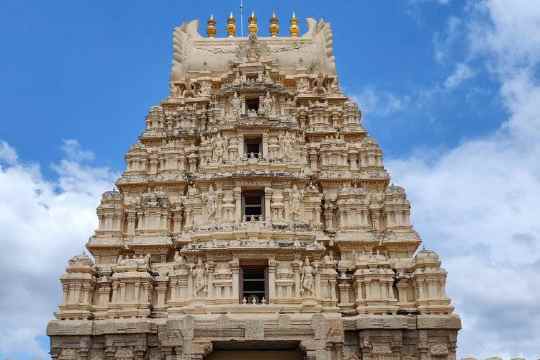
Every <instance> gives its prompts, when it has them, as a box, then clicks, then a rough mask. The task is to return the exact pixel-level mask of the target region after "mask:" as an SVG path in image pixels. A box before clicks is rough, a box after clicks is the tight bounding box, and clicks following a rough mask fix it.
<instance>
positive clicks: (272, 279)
mask: <svg viewBox="0 0 540 360" xmlns="http://www.w3.org/2000/svg"><path fill="white" fill-rule="evenodd" d="M276 267H277V262H276V260H274V259H270V260H269V261H268V299H266V301H267V303H268V304H270V303H271V302H272V301H274V299H275V297H276V295H275V292H276Z"/></svg>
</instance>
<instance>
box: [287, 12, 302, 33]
mask: <svg viewBox="0 0 540 360" xmlns="http://www.w3.org/2000/svg"><path fill="white" fill-rule="evenodd" d="M299 31H300V28H299V27H298V19H297V18H296V14H295V13H294V12H293V13H292V18H291V26H290V27H289V32H290V34H291V37H298V32H299Z"/></svg>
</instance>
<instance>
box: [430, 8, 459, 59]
mask: <svg viewBox="0 0 540 360" xmlns="http://www.w3.org/2000/svg"><path fill="white" fill-rule="evenodd" d="M463 25H464V24H463V20H461V19H460V18H458V17H456V16H450V17H449V18H448V20H447V21H446V28H445V31H444V32H442V33H440V32H437V33H435V35H434V36H433V48H434V53H435V54H434V55H435V60H436V61H437V62H438V63H444V62H445V61H446V60H447V59H448V58H449V57H450V53H451V51H452V48H453V47H454V46H456V43H458V42H459V40H461V37H462V36H463V31H464V26H463Z"/></svg>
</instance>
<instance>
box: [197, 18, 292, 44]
mask: <svg viewBox="0 0 540 360" xmlns="http://www.w3.org/2000/svg"><path fill="white" fill-rule="evenodd" d="M216 24H217V22H216V19H215V18H214V15H211V16H210V18H209V19H208V23H207V27H206V33H207V34H208V37H209V38H215V37H216V34H217V27H216ZM248 31H249V33H250V34H254V35H257V32H258V31H259V26H258V25H257V17H256V16H255V12H252V13H251V15H250V16H249V18H248ZM299 31H300V28H299V27H298V19H297V18H296V15H295V13H294V12H293V14H292V17H291V20H290V26H289V34H290V36H291V37H298V33H299ZM278 34H279V19H278V17H277V16H276V13H275V12H273V13H272V17H271V18H270V35H271V36H272V37H277V36H278ZM227 36H229V37H235V36H236V19H235V18H234V15H233V14H232V13H231V14H230V15H229V17H228V18H227Z"/></svg>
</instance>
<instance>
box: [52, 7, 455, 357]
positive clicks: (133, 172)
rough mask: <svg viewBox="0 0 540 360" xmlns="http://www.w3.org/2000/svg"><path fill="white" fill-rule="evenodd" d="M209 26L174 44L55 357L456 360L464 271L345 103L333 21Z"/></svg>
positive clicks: (66, 305)
mask: <svg viewBox="0 0 540 360" xmlns="http://www.w3.org/2000/svg"><path fill="white" fill-rule="evenodd" d="M197 26H198V23H197V22H196V21H194V22H189V23H186V24H184V25H182V26H180V27H179V28H177V29H176V30H175V31H174V59H173V66H172V70H171V79H170V94H169V96H168V97H167V98H166V99H164V100H163V101H162V102H161V103H160V104H159V105H157V106H154V107H152V109H151V110H150V112H149V114H148V116H147V118H146V127H145V130H144V132H143V134H142V135H141V136H140V138H139V139H138V141H137V142H136V143H135V144H134V145H133V146H132V147H131V149H130V150H129V151H128V152H127V154H126V156H125V159H126V164H127V167H126V170H125V172H124V173H123V174H122V176H121V177H120V179H118V181H117V186H118V190H117V191H109V192H106V193H104V194H103V196H102V199H101V203H100V205H99V206H98V208H97V215H98V218H99V226H98V229H96V231H95V234H94V235H93V236H92V237H91V238H90V240H89V242H88V244H87V248H88V250H89V251H90V252H91V254H92V255H93V258H90V257H89V256H86V255H80V256H76V257H74V258H72V259H71V260H70V261H69V264H68V267H67V269H66V273H65V274H64V275H63V276H62V277H61V279H60V281H61V283H62V286H63V292H64V299H63V302H62V304H61V305H60V306H59V309H58V312H57V313H56V314H55V315H56V320H53V321H51V322H50V323H49V326H48V329H47V332H48V334H49V336H50V337H51V356H52V358H53V359H92V360H98V359H108V360H112V359H126V360H127V359H139V360H142V359H150V360H180V359H182V360H200V359H201V360H202V359H203V358H205V357H207V356H209V354H211V353H212V352H215V354H216V355H215V356H214V357H215V358H216V359H219V358H221V357H224V356H225V357H226V354H227V351H234V353H242V351H244V352H245V351H247V350H248V349H259V350H261V349H262V350H268V351H272V352H275V351H286V352H287V354H288V355H287V356H289V357H291V358H296V357H297V356H298V353H299V352H300V353H301V354H303V356H304V357H305V358H306V359H313V360H315V359H316V360H327V359H328V360H349V359H351V360H359V359H398V358H400V359H421V360H427V359H430V358H434V359H440V360H443V359H452V360H453V359H455V349H456V337H457V331H458V330H459V328H460V326H461V323H460V319H459V317H458V316H457V315H455V314H454V313H453V306H452V305H451V303H450V299H449V298H448V297H447V296H446V293H445V287H446V271H445V270H444V269H442V268H441V261H440V259H439V257H438V255H437V254H435V253H434V252H432V251H428V250H422V251H419V252H417V249H418V246H419V245H420V238H419V236H418V234H417V233H416V232H415V231H414V229H413V228H412V226H411V224H410V219H409V218H410V204H409V201H408V200H407V198H406V195H405V191H404V189H403V188H401V187H398V186H394V185H389V183H390V179H389V176H388V173H387V172H386V170H385V169H384V167H383V162H382V151H381V149H380V147H379V145H378V144H377V143H376V141H375V140H374V139H372V138H371V137H369V136H368V134H367V132H366V130H365V129H364V128H363V126H362V124H361V114H360V111H359V109H358V106H357V105H356V104H355V103H354V101H352V100H351V99H350V98H348V97H346V96H345V95H344V94H343V93H342V91H341V89H340V86H339V82H338V77H337V73H336V70H335V61H334V58H333V49H332V32H331V30H330V25H329V24H328V23H326V22H324V21H322V20H320V21H318V22H315V21H314V20H308V30H307V33H306V34H304V35H303V36H298V34H297V31H298V27H297V20H296V18H293V19H291V29H290V32H291V34H292V36H291V37H280V36H277V31H278V30H277V29H278V28H279V22H278V21H277V18H275V17H273V18H272V34H273V36H271V37H268V38H266V37H257V35H256V33H257V31H258V30H257V29H258V26H257V24H256V17H255V16H254V15H253V16H251V17H250V20H249V31H250V35H249V37H247V38H238V37H235V36H234V33H235V29H236V28H235V23H234V19H233V18H229V20H228V25H227V26H228V27H227V28H228V32H229V34H232V35H231V36H230V37H227V38H225V39H220V38H215V33H216V31H215V26H216V22H215V19H213V18H212V19H210V20H209V22H208V31H207V33H208V34H209V35H210V37H209V38H203V37H201V35H199V33H198V31H197ZM250 271H251V272H252V275H249V274H250ZM253 274H255V275H253ZM249 276H253V278H249ZM250 281H254V282H250ZM255 282H257V284H259V285H256V286H255V285H253V286H255V287H256V289H255V290H254V289H250V286H251V284H255ZM229 354H232V353H229ZM246 354H247V353H244V355H245V356H244V357H247V355H246ZM251 354H252V356H256V355H253V353H251ZM272 354H273V353H272ZM284 354H285V353H284ZM239 356H240V355H239ZM240 357H242V356H240Z"/></svg>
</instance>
